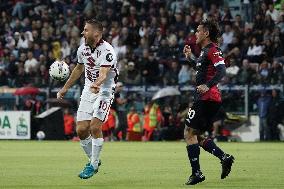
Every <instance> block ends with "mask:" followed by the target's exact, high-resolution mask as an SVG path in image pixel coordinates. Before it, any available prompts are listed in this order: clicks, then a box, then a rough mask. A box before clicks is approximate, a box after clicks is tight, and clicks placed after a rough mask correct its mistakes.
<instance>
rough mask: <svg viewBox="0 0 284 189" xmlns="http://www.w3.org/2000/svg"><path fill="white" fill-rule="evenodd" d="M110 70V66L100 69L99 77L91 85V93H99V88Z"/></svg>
mask: <svg viewBox="0 0 284 189" xmlns="http://www.w3.org/2000/svg"><path fill="white" fill-rule="evenodd" d="M110 69H111V67H110V66H103V67H100V71H99V77H98V78H97V79H96V81H95V82H94V83H92V85H91V87H90V88H91V91H92V92H93V93H98V92H99V91H100V86H101V85H102V84H103V83H104V81H105V80H106V78H107V75H108V72H109V70H110Z"/></svg>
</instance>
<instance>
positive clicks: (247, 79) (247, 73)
mask: <svg viewBox="0 0 284 189" xmlns="http://www.w3.org/2000/svg"><path fill="white" fill-rule="evenodd" d="M237 78H238V79H237V81H238V83H239V84H242V85H244V84H253V83H255V82H256V72H255V71H254V70H253V69H252V68H251V67H250V63H249V60H248V59H244V60H243V62H242V67H241V69H240V70H239V72H238V75H237Z"/></svg>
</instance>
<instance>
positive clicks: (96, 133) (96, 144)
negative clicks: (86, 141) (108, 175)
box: [90, 117, 104, 170]
mask: <svg viewBox="0 0 284 189" xmlns="http://www.w3.org/2000/svg"><path fill="white" fill-rule="evenodd" d="M102 125H103V121H102V120H100V119H98V118H96V117H94V118H93V119H92V121H91V124H90V131H91V134H92V136H93V139H92V156H91V164H92V166H93V167H94V169H95V170H97V169H98V166H99V157H100V153H101V150H102V147H103V142H104V139H103V133H102Z"/></svg>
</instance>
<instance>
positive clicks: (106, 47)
mask: <svg viewBox="0 0 284 189" xmlns="http://www.w3.org/2000/svg"><path fill="white" fill-rule="evenodd" d="M101 50H102V51H106V52H114V49H113V46H112V45H111V44H109V43H108V42H107V41H103V43H102V45H101Z"/></svg>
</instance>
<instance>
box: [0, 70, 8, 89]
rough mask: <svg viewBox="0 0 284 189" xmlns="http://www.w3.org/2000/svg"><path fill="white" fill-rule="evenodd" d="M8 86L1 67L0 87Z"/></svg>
mask: <svg viewBox="0 0 284 189" xmlns="http://www.w3.org/2000/svg"><path fill="white" fill-rule="evenodd" d="M3 86H8V79H7V76H6V73H5V70H4V68H3V67H0V87H3Z"/></svg>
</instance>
